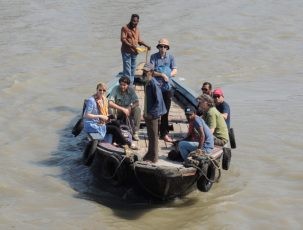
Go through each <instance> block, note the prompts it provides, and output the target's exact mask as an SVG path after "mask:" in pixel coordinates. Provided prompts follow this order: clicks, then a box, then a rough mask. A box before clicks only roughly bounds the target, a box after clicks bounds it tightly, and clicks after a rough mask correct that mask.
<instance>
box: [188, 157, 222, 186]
mask: <svg viewBox="0 0 303 230" xmlns="http://www.w3.org/2000/svg"><path fill="white" fill-rule="evenodd" d="M204 156H206V157H207V159H208V160H209V161H210V162H211V163H212V164H213V166H214V167H215V169H216V170H218V177H217V178H215V179H214V180H211V179H210V178H208V176H207V175H206V174H205V173H204V172H203V171H202V169H201V168H199V167H198V166H196V165H195V164H190V166H191V167H193V168H195V169H197V170H198V171H199V172H200V173H201V174H202V175H203V176H204V177H205V178H206V179H207V180H208V181H209V182H211V183H215V182H218V181H219V179H220V178H221V167H220V165H219V164H218V162H217V161H216V160H215V159H213V158H212V157H211V156H209V155H207V154H205V155H204ZM215 175H216V174H215Z"/></svg>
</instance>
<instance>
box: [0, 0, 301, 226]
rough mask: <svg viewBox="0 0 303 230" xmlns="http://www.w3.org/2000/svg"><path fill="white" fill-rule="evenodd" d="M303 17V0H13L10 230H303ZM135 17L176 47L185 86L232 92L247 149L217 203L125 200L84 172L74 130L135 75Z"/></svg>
mask: <svg viewBox="0 0 303 230" xmlns="http://www.w3.org/2000/svg"><path fill="white" fill-rule="evenodd" d="M302 12H303V1H302V0H288V1H282V0H246V1H239V0H224V1H222V0H212V1H205V0H186V1H185V0H175V1H159V0H154V1H143V0H137V1H135V0H123V1H122V0H116V1H105V0H86V1H83V0H60V1H59V0H52V1H41V0H1V1H0V68H1V70H0V106H1V110H0V124H1V131H0V229H31V230H33V229H121V230H122V229H157V230H158V229H302V228H303V212H302V211H303V195H302V194H303V192H302V191H303V167H302V162H303V154H302V148H303V142H302V139H303V134H302V133H303V125H302V120H301V119H302V117H303V103H302V101H303V91H302V90H303V70H302V63H303V45H302V41H303V32H302V31H303V30H302V28H303V17H302ZM132 13H138V14H139V15H140V23H139V27H140V29H141V33H142V38H143V40H144V41H145V42H146V43H147V44H150V45H151V46H152V52H156V44H157V41H158V40H159V39H160V38H161V37H167V38H168V39H169V40H170V43H171V49H170V52H171V53H173V54H174V55H175V57H176V61H177V66H178V70H179V72H178V76H177V78H178V79H180V80H182V81H183V82H184V84H185V85H187V86H189V87H190V88H192V89H193V90H194V91H196V92H200V88H201V84H202V82H204V81H210V82H211V83H213V85H214V87H222V88H223V91H224V93H225V100H226V101H227V102H228V103H229V105H230V106H231V109H232V127H234V130H235V134H236V140H237V149H235V150H233V151H232V154H233V156H232V162H231V169H230V170H229V171H224V172H223V175H222V179H221V181H220V183H218V184H215V185H214V186H213V188H212V189H211V190H210V191H209V192H208V193H201V192H198V191H195V192H193V193H191V194H190V195H189V196H187V197H185V198H182V199H176V200H174V201H171V202H168V203H164V204H162V203H160V204H159V203H153V202H147V201H144V200H143V201H142V200H136V199H134V200H132V201H125V200H123V199H121V198H120V197H119V196H117V195H116V194H115V193H114V192H112V191H111V190H110V189H108V190H107V189H106V188H105V187H103V188H102V189H100V188H99V187H97V186H95V185H94V184H93V183H92V177H91V174H90V171H89V170H88V169H87V168H86V167H85V166H83V165H82V164H81V147H82V146H81V144H80V143H81V138H80V137H79V138H78V137H77V138H74V137H73V136H72V135H71V133H70V131H71V127H72V125H73V124H74V122H75V121H76V119H77V117H78V116H79V114H80V113H81V109H82V103H83V99H84V98H86V97H88V96H90V95H91V94H93V93H94V92H95V86H96V83H97V82H100V81H101V82H108V81H110V80H111V79H112V78H113V76H115V75H116V73H117V72H119V71H121V69H122V62H121V55H120V40H119V35H120V29H121V26H123V25H124V24H126V23H128V22H129V19H130V15H131V14H132ZM144 60H145V56H144V55H140V56H139V57H138V61H144Z"/></svg>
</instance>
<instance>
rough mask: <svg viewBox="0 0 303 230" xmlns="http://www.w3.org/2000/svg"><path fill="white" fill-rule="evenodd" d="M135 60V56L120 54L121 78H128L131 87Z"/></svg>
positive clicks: (133, 78)
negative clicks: (121, 62)
mask: <svg viewBox="0 0 303 230" xmlns="http://www.w3.org/2000/svg"><path fill="white" fill-rule="evenodd" d="M136 59H137V54H131V53H122V61H123V76H127V77H129V79H130V82H131V85H132V84H133V83H134V80H135V71H136Z"/></svg>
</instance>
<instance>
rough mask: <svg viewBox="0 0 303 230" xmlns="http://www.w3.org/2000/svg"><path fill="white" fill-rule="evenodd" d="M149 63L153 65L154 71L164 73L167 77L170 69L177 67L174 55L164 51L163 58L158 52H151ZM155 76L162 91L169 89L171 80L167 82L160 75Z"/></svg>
mask: <svg viewBox="0 0 303 230" xmlns="http://www.w3.org/2000/svg"><path fill="white" fill-rule="evenodd" d="M150 63H151V64H153V65H154V69H155V71H156V72H159V73H164V74H165V75H166V76H167V77H169V79H171V71H172V70H173V69H176V68H177V66H176V62H175V58H174V56H173V55H172V54H168V53H166V54H165V56H164V57H163V58H162V57H161V54H160V52H158V53H154V54H152V55H151V56H150ZM155 78H156V80H157V81H158V82H159V83H160V88H161V90H162V91H166V90H170V89H171V84H172V83H171V81H169V82H168V83H167V82H165V81H164V79H163V78H162V77H155Z"/></svg>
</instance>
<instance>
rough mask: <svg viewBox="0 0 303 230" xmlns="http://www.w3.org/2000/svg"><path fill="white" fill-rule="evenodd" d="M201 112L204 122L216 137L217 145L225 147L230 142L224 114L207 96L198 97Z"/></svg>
mask: <svg viewBox="0 0 303 230" xmlns="http://www.w3.org/2000/svg"><path fill="white" fill-rule="evenodd" d="M198 101H199V110H201V112H202V113H203V114H204V120H205V122H206V124H207V125H208V127H209V128H210V130H211V132H212V134H213V135H214V142H215V145H218V146H224V145H225V144H226V143H227V142H228V140H229V137H228V129H227V125H226V123H225V120H224V118H223V116H222V114H221V113H220V112H219V111H218V110H217V109H216V107H215V103H214V100H213V99H212V98H211V97H210V96H209V95H206V94H202V95H200V96H199V97H198Z"/></svg>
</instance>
